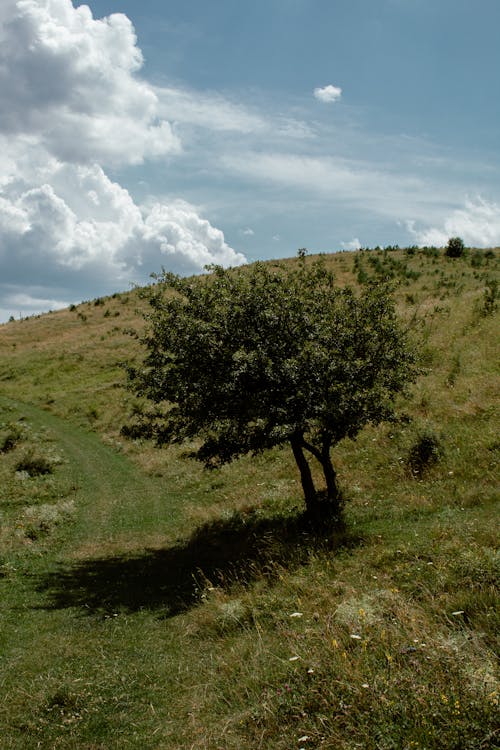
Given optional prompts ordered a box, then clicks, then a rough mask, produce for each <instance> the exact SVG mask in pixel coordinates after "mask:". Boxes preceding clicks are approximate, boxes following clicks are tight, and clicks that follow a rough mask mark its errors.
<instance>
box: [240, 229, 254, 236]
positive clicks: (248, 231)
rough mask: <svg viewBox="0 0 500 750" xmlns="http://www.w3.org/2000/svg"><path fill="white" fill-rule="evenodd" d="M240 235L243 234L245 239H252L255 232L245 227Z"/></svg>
mask: <svg viewBox="0 0 500 750" xmlns="http://www.w3.org/2000/svg"><path fill="white" fill-rule="evenodd" d="M241 234H243V235H244V236H245V237H253V235H254V234H255V232H254V231H253V229H250V227H246V229H242V230H241Z"/></svg>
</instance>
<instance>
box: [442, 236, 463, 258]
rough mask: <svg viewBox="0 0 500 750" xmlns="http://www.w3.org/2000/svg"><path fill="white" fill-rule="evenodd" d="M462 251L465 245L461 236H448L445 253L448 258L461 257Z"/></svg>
mask: <svg viewBox="0 0 500 750" xmlns="http://www.w3.org/2000/svg"><path fill="white" fill-rule="evenodd" d="M464 252H465V245H464V241H463V240H462V239H461V237H450V239H449V240H448V244H447V246H446V253H445V255H446V256H447V257H448V258H461V257H462V255H463V254H464Z"/></svg>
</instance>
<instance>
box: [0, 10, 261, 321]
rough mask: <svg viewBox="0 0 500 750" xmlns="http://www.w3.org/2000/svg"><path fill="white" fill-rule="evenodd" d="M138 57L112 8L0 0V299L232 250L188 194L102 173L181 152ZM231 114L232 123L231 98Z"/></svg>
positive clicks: (69, 294) (198, 266)
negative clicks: (159, 193)
mask: <svg viewBox="0 0 500 750" xmlns="http://www.w3.org/2000/svg"><path fill="white" fill-rule="evenodd" d="M142 64H143V58H142V54H141V51H140V49H139V48H138V46H137V40H136V36H135V32H134V29H133V26H132V24H131V22H130V21H129V19H128V18H127V17H126V16H124V15H122V14H112V15H110V16H108V17H107V18H103V19H95V18H93V16H92V13H91V11H90V9H89V8H88V7H87V6H85V5H81V6H80V7H78V8H75V7H74V6H73V5H72V3H71V0H3V2H2V6H1V9H0V269H1V273H0V307H3V308H6V302H7V303H8V304H13V305H15V306H16V307H19V306H21V305H23V309H24V310H26V311H27V312H29V311H30V310H31V309H32V308H36V304H37V303H40V306H41V307H46V305H45V302H46V303H47V307H48V306H49V305H48V303H50V307H52V308H54V307H57V306H60V304H62V302H64V301H65V302H70V301H74V300H76V299H78V298H79V294H84V293H85V288H87V289H92V288H93V287H94V288H95V287H98V288H100V290H101V291H100V292H99V293H103V292H104V289H107V290H109V291H111V290H116V289H117V288H119V287H120V286H123V285H128V284H129V283H130V282H141V281H144V280H146V279H147V276H148V274H149V272H150V271H152V270H158V268H159V266H160V265H161V264H164V265H165V266H167V267H168V268H170V269H171V270H174V271H178V272H181V273H193V272H199V271H201V270H202V269H203V267H204V265H206V264H207V263H212V262H216V263H221V264H224V265H237V264H240V263H242V262H244V260H245V259H244V256H243V255H241V254H239V253H237V252H235V251H234V250H233V249H232V248H230V247H229V246H228V245H227V244H226V242H225V240H224V235H223V233H222V232H221V231H220V230H219V229H216V228H215V227H213V226H212V225H211V224H210V223H209V222H208V221H206V220H205V219H203V218H201V217H200V215H199V212H198V209H197V208H196V207H195V206H193V205H191V204H189V203H187V202H184V201H180V200H173V201H169V202H165V203H162V202H160V201H155V202H152V203H150V204H147V205H138V204H137V203H136V202H135V201H134V199H133V197H132V195H131V194H130V193H129V192H128V191H127V190H126V189H125V188H124V187H122V186H121V185H120V184H119V183H118V182H117V181H116V180H113V179H111V178H110V177H109V176H108V174H107V173H106V171H105V170H107V169H108V168H114V169H117V168H123V167H129V166H133V165H138V164H142V163H143V162H145V161H147V160H159V159H161V160H166V159H170V158H174V157H175V156H177V155H178V154H179V153H181V151H182V145H181V141H180V138H179V136H178V135H177V134H176V133H175V132H174V128H173V126H172V125H171V123H170V122H169V121H168V119H166V114H165V112H164V110H165V104H164V102H160V98H159V96H158V94H157V92H156V91H155V89H154V88H153V87H152V86H151V85H149V84H148V83H147V82H146V81H144V80H143V79H141V78H140V76H139V71H140V69H141V66H142ZM206 116H208V114H207V115H206ZM238 116H239V118H240V119H239V120H238ZM233 120H235V123H234V124H235V125H236V126H239V127H241V128H244V127H245V124H244V116H243V114H241V113H239V112H238V111H237V110H235V111H234V117H233ZM257 124H258V123H257ZM253 125H254V126H256V124H255V122H254V123H253ZM30 278H31V279H36V287H35V285H34V284H31V285H30ZM31 287H32V288H31ZM49 287H50V291H47V292H46V293H44V289H48V288H49ZM54 290H59V292H58V294H59V297H58V296H57V295H54ZM2 295H3V296H4V298H5V299H6V302H5V301H4V302H3V304H2V301H1V296H2ZM23 295H24V296H23ZM80 298H81V297H80ZM30 300H31V302H30ZM44 301H45V302H44Z"/></svg>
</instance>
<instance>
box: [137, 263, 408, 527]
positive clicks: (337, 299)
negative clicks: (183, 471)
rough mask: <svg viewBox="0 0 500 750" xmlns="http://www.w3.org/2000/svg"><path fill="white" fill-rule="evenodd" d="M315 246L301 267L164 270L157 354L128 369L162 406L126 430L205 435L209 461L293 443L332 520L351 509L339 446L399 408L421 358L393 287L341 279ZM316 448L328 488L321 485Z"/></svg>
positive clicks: (151, 323) (155, 318) (203, 451)
mask: <svg viewBox="0 0 500 750" xmlns="http://www.w3.org/2000/svg"><path fill="white" fill-rule="evenodd" d="M304 255H305V252H304V251H299V261H298V263H297V265H296V266H295V267H294V268H292V269H291V270H290V269H287V268H286V267H284V266H283V265H279V264H276V265H274V266H271V265H268V264H262V263H257V264H255V265H253V266H250V267H246V268H242V269H238V270H235V269H232V270H224V269H222V268H220V267H218V266H212V267H210V268H209V271H211V273H210V274H209V275H208V276H206V277H198V278H194V279H193V278H192V279H185V278H180V277H179V276H176V275H174V274H172V273H166V272H163V274H161V275H160V276H159V277H157V278H158V282H159V283H158V284H156V285H153V286H152V287H151V288H150V290H149V291H148V293H147V294H148V296H149V301H150V304H151V307H152V311H151V312H150V313H148V314H147V315H146V320H147V322H148V332H147V333H146V335H145V336H144V338H143V339H142V343H143V344H144V345H145V347H146V349H147V354H146V357H145V360H144V362H143V364H142V365H141V366H139V367H131V368H130V369H129V377H130V381H131V382H130V385H131V387H132V389H133V390H135V391H136V393H137V394H139V395H141V396H145V397H147V399H149V400H150V402H152V404H153V405H154V406H152V408H149V409H148V410H147V411H145V412H144V413H143V414H142V415H141V416H140V417H139V418H138V421H136V423H135V424H133V425H129V426H128V427H127V428H126V429H125V434H128V435H130V436H136V437H137V436H147V437H150V438H154V439H156V441H157V443H158V444H159V445H165V444H170V443H174V442H182V441H185V440H191V439H193V438H199V439H200V443H199V448H198V450H197V451H196V453H195V456H196V457H197V458H198V459H200V460H201V461H203V462H204V463H205V465H206V466H207V467H211V466H212V467H213V466H220V465H222V464H224V463H228V462H230V461H232V460H233V459H234V458H236V457H238V456H242V455H244V454H246V453H252V454H257V453H260V452H261V451H264V450H265V449H267V448H271V447H272V446H276V445H283V444H286V443H289V444H290V446H291V449H292V451H293V455H294V457H295V461H296V462H297V466H298V469H299V472H300V478H301V481H302V488H303V490H304V496H305V503H306V508H307V512H308V514H309V515H310V517H311V518H312V519H313V520H315V521H321V520H323V519H325V520H326V519H327V518H328V517H335V516H338V515H339V514H340V510H341V505H340V502H341V498H340V492H339V487H338V484H337V477H336V472H335V469H334V467H333V464H332V461H331V456H330V452H331V449H332V447H333V446H335V445H336V444H337V443H338V442H339V441H340V440H342V438H345V437H349V438H354V437H355V436H356V435H357V434H358V432H359V431H360V430H361V429H362V428H363V427H364V426H365V425H366V424H368V423H370V422H371V423H373V424H378V423H379V422H380V421H382V420H384V419H386V418H388V417H389V416H390V415H391V414H392V410H393V401H394V397H395V395H396V394H397V393H399V392H400V391H402V390H403V389H404V386H405V384H406V383H407V382H408V381H410V380H411V379H413V376H414V374H415V368H414V356H413V354H412V351H411V348H410V346H409V343H408V341H407V336H406V333H405V331H404V330H403V328H402V326H401V325H400V324H399V322H398V320H397V318H396V315H395V311H394V304H393V301H392V298H391V295H390V293H389V291H388V289H387V288H386V287H385V286H383V285H374V284H373V285H369V286H368V287H366V288H365V289H363V291H361V292H359V293H358V294H357V293H355V292H354V291H353V290H352V289H350V288H339V287H337V286H335V284H334V278H333V275H332V274H331V272H329V271H328V270H327V268H326V267H325V265H324V263H323V262H321V261H316V262H313V263H309V262H308V261H306V259H305V257H304ZM308 457H309V459H311V457H314V459H316V460H317V461H318V462H319V464H320V465H321V468H322V471H323V474H324V479H325V484H326V490H323V491H321V492H318V491H317V490H316V488H315V486H314V483H313V478H312V473H311V469H310V465H309V460H308Z"/></svg>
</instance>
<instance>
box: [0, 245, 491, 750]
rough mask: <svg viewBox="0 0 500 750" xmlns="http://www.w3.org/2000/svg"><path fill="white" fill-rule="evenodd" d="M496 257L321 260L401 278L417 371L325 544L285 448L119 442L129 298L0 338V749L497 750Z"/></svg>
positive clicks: (390, 255) (351, 271)
mask: <svg viewBox="0 0 500 750" xmlns="http://www.w3.org/2000/svg"><path fill="white" fill-rule="evenodd" d="M499 259H500V252H499V250H498V249H492V250H488V251H486V250H469V251H468V252H467V253H466V254H465V255H463V256H462V257H459V258H449V257H446V255H445V254H444V252H443V250H437V249H434V248H423V249H418V248H407V249H398V248H389V249H386V250H379V249H375V250H370V251H366V250H364V251H358V252H355V253H351V252H350V253H337V254H331V255H327V256H326V262H327V263H328V264H329V265H330V266H331V267H332V269H333V270H334V271H335V273H336V276H337V279H338V282H339V284H344V283H349V284H353V285H358V284H363V283H365V282H366V281H367V279H369V278H370V277H374V276H375V277H380V278H391V279H392V281H393V283H394V287H395V292H394V293H395V296H396V298H397V303H398V310H399V312H400V315H401V317H402V318H403V320H404V321H406V323H407V324H408V325H409V326H410V327H411V330H412V331H413V335H414V338H415V342H416V346H418V350H419V357H420V361H421V365H422V373H421V375H420V377H419V378H418V380H417V381H416V383H415V384H414V386H412V388H411V392H410V395H409V397H408V398H407V399H404V400H403V399H401V402H400V404H399V407H398V415H399V416H398V418H397V419H396V420H395V421H393V422H391V423H388V424H384V425H381V426H378V427H376V428H368V429H365V430H364V431H363V432H362V433H361V435H360V436H359V437H358V439H357V440H356V441H349V440H346V441H343V442H342V443H341V444H340V445H339V446H338V447H337V448H336V449H335V451H334V453H333V459H334V465H335V467H336V469H337V473H338V477H339V480H340V482H341V485H342V491H343V495H344V498H345V510H344V523H343V524H342V525H338V526H336V527H333V528H330V529H325V531H324V532H323V533H321V534H320V533H312V532H311V531H310V530H308V528H307V527H306V526H304V524H303V523H302V512H303V505H302V503H303V501H302V495H301V488H300V481H299V477H298V475H297V471H296V467H295V465H294V461H293V457H292V456H291V454H290V451H289V450H288V449H286V448H284V449H273V450H271V451H268V452H266V453H264V454H262V455H261V456H257V457H246V458H243V459H241V460H239V461H237V462H234V463H233V464H230V465H228V466H225V467H223V468H222V469H217V470H213V471H210V472H209V471H206V470H204V469H203V467H202V466H201V465H199V464H198V463H196V462H194V461H193V460H191V459H189V458H188V457H187V452H188V450H187V449H186V446H173V447H170V448H167V449H161V450H160V449H158V448H155V447H154V446H153V445H151V444H150V443H148V442H147V441H144V440H135V441H134V440H128V439H126V438H125V437H123V435H122V434H121V428H122V426H123V425H124V424H127V423H128V422H129V421H130V420H131V419H133V417H134V414H135V413H136V412H137V411H138V410H139V409H140V408H141V402H140V399H138V398H137V397H136V396H135V395H133V394H132V393H131V392H130V391H129V390H128V389H127V387H126V374H125V371H124V368H123V363H124V362H126V361H136V362H137V361H140V357H141V348H140V344H139V342H138V339H137V335H134V331H135V332H140V331H141V330H142V328H143V325H144V322H143V319H142V312H143V311H144V309H145V302H144V300H143V299H141V297H140V294H139V292H138V291H137V290H131V291H128V292H121V293H117V294H115V295H113V296H112V297H107V298H100V299H96V300H90V301H86V302H82V303H81V304H78V305H73V306H71V308H69V309H67V310H62V311H58V312H52V313H48V314H46V315H42V316H38V317H33V318H27V319H23V320H13V321H11V322H9V323H7V324H5V325H2V326H0V644H1V645H0V655H1V658H0V690H1V695H2V701H1V703H0V746H1V747H2V749H3V748H5V750H21V749H22V750H31V749H32V748H33V750H34V749H35V748H42V749H44V750H45V749H46V750H49V749H50V750H52V749H53V748H54V749H55V748H64V749H68V750H69V749H74V750H115V749H116V750H122V748H136V749H137V750H160V749H162V750H163V749H164V748H165V749H166V748H169V749H170V748H179V749H184V748H186V749H192V750H241V748H252V749H254V748H262V749H263V750H268V749H269V750H291V749H294V748H295V749H297V750H300V748H304V749H305V750H315V749H316V748H322V749H327V748H328V749H331V750H333V749H335V750H354V749H355V748H360V749H363V750H410V749H412V750H413V749H418V750H438V749H439V750H483V749H484V750H486V749H487V748H498V747H500V735H499V733H498V715H499V714H498V664H497V656H498V634H499V621H498V613H499V608H498V580H499V554H498V534H497V530H496V520H497V517H498V506H497V501H498V451H499V447H500V442H499V438H498V433H499V430H498V426H499V425H498V391H499V387H498V386H499V368H498V344H497V342H498V292H497V290H498V268H499ZM288 262H289V263H293V262H295V261H294V260H290V261H288ZM187 448H189V446H188V447H187Z"/></svg>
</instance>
